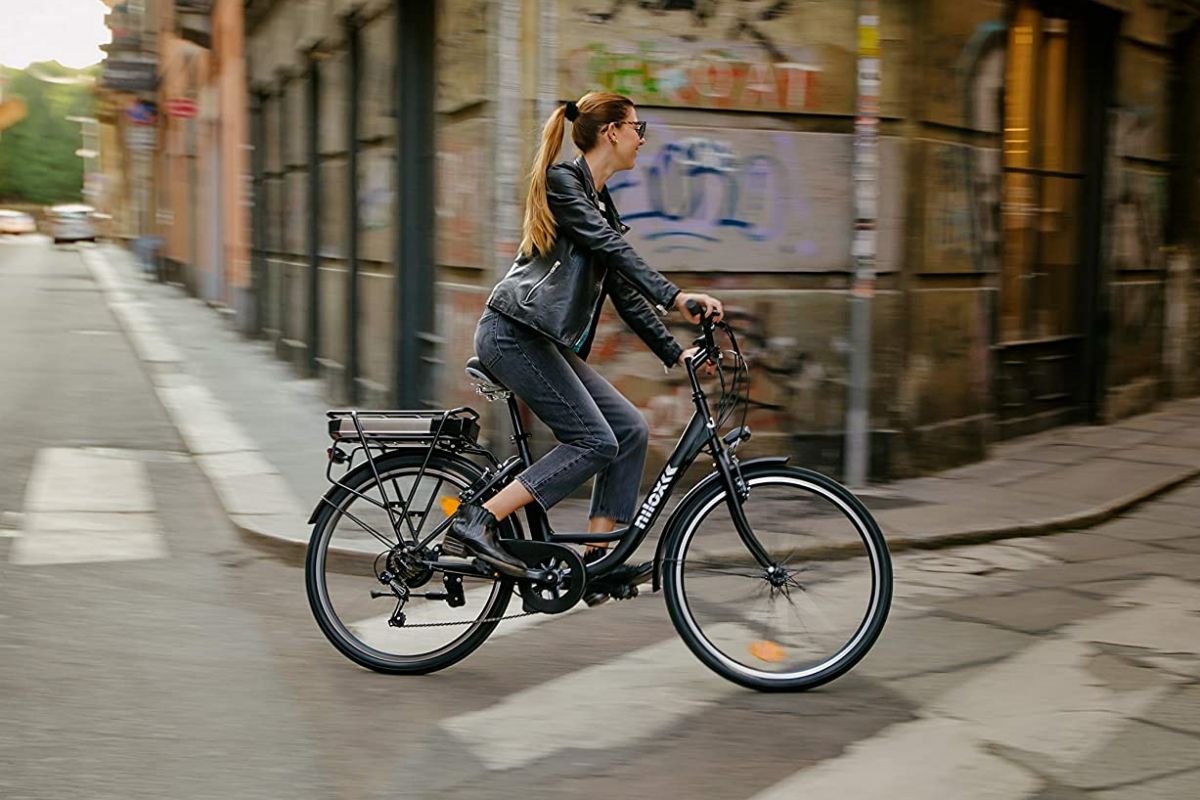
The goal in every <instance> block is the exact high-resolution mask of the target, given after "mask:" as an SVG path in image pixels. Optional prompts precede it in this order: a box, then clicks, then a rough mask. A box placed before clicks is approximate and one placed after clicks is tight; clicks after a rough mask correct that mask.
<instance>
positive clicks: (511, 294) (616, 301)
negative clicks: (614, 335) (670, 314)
mask: <svg viewBox="0 0 1200 800" xmlns="http://www.w3.org/2000/svg"><path fill="white" fill-rule="evenodd" d="M546 195H547V199H548V201H549V203H550V211H551V212H552V213H553V214H554V221H555V223H557V226H558V236H557V238H556V239H555V242H554V246H553V247H552V248H551V250H550V252H549V253H546V254H545V255H535V256H533V257H532V258H529V257H526V256H519V257H518V258H517V260H516V261H514V262H513V264H512V267H510V268H509V270H508V274H506V275H505V276H504V277H503V278H502V279H501V280H500V282H499V283H498V284H496V288H495V289H493V290H492V294H491V297H489V298H488V306H489V307H490V308H492V309H493V310H495V311H498V312H500V313H501V314H504V315H505V316H507V317H510V318H512V319H514V320H516V321H517V322H520V323H522V324H524V325H527V326H529V327H530V328H533V329H534V330H536V331H538V332H540V333H542V334H543V335H545V336H548V337H549V338H551V339H553V340H554V341H555V342H558V343H559V344H561V345H563V346H564V347H569V348H573V349H575V350H576V352H578V353H579V355H580V357H581V358H585V359H586V358H587V354H588V351H589V350H591V346H592V338H593V337H594V336H595V332H596V321H597V320H598V319H599V317H600V308H601V306H603V305H604V298H605V297H606V296H611V297H612V300H613V305H614V306H615V307H616V309H617V313H618V314H619V315H620V316H621V319H623V320H624V321H625V323H626V324H627V325H629V327H630V328H632V329H633V331H634V333H636V334H637V335H638V336H640V337H641V339H642V341H644V342H645V343H646V344H647V345H649V346H650V349H651V350H653V351H654V354H655V355H657V356H658V357H659V359H661V360H662V362H663V363H664V364H666V365H667V366H674V365H675V363H676V362H677V361H678V360H679V355H680V353H682V352H683V348H681V347H680V346H679V343H678V342H676V341H675V338H674V337H673V336H671V334H670V332H668V331H667V328H666V326H665V325H663V323H662V320H660V319H659V318H658V315H657V314H655V312H654V309H653V308H651V303H653V304H654V305H655V306H657V307H658V309H659V311H660V312H661V313H663V314H665V313H666V312H667V309H669V308H670V307H671V305H672V303H673V302H674V300H675V295H676V294H678V293H679V288H678V287H677V286H675V284H673V283H671V281H669V280H667V279H666V278H664V277H663V276H662V275H661V274H659V273H658V272H656V271H655V270H654V269H652V268H651V267H649V266H648V265H647V264H646V262H645V261H643V260H642V259H641V257H640V256H638V254H637V253H635V252H634V250H633V248H632V247H630V246H629V244H628V243H627V242H626V241H625V238H624V236H623V235H622V234H624V233H625V231H627V230H629V228H628V227H627V226H626V225H624V224H623V223H622V222H621V217H620V216H619V215H618V214H617V210H616V207H615V206H614V205H613V201H612V197H611V196H610V195H609V193H608V189H607V187H606V188H604V189H602V190H601V191H599V192H597V191H596V187H595V184H594V183H593V181H592V171H591V170H590V169H589V168H588V165H587V162H586V161H585V160H584V159H583V156H579V157H578V158H576V159H575V160H574V161H564V162H561V163H559V164H555V165H554V166H552V167H551V168H550V170H549V172H547V174H546ZM602 209H603V210H602Z"/></svg>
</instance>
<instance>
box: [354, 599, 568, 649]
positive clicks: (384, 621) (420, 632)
mask: <svg viewBox="0 0 1200 800" xmlns="http://www.w3.org/2000/svg"><path fill="white" fill-rule="evenodd" d="M418 591H424V590H423V589H422V590H418ZM491 592H492V587H490V586H484V587H480V588H478V589H471V590H470V591H468V592H465V593H464V595H465V598H466V601H467V602H466V605H463V606H460V607H459V608H451V607H450V606H448V605H446V603H445V602H444V601H442V600H418V601H413V602H410V603H409V604H408V605H407V606H405V607H404V613H405V617H406V623H407V624H408V625H409V626H413V625H420V624H425V623H430V622H464V623H467V622H471V621H473V620H474V619H475V618H476V617H478V616H479V610H480V609H481V608H482V607H483V604H484V603H485V602H487V599H488V596H489V595H490V594H491ZM585 608H587V606H586V605H584V603H583V601H582V600H581V601H579V602H578V603H576V604H575V605H574V606H572V607H571V608H570V609H568V610H566V611H564V612H563V613H561V614H532V615H530V616H528V617H515V618H514V619H506V620H502V621H501V622H500V625H499V626H498V627H497V628H496V630H495V631H493V632H492V635H491V636H490V637H489V640H490V639H496V638H499V637H503V636H510V635H512V634H514V633H520V632H522V631H525V630H528V629H530V628H534V627H537V626H538V625H541V624H542V623H545V622H551V621H553V620H557V619H562V618H563V617H569V616H571V615H572V614H575V613H578V612H579V611H581V610H583V609H585ZM519 613H521V598H520V596H519V595H514V596H513V597H512V599H511V600H510V601H509V604H508V610H507V611H506V612H505V614H519ZM390 618H391V612H389V613H387V614H382V615H380V616H377V617H370V618H368V619H364V620H360V621H359V622H355V623H353V624H351V625H350V626H349V628H350V631H351V632H352V633H353V634H354V635H355V636H357V637H358V638H359V640H360V641H362V642H363V644H366V645H368V646H370V647H374V648H376V649H377V650H382V651H383V652H385V653H396V654H403V653H421V652H426V651H428V650H429V649H431V648H436V647H439V646H441V645H443V644H445V643H446V642H448V641H449V640H450V639H451V638H453V637H454V636H457V635H458V633H457V632H454V633H453V634H449V635H448V632H447V630H446V629H445V628H415V627H406V628H393V627H391V626H390V625H388V620H389V619H390ZM466 627H467V626H466V625H463V626H461V627H460V628H456V629H455V631H459V630H465V629H466Z"/></svg>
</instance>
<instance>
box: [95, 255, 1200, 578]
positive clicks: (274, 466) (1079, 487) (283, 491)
mask: <svg viewBox="0 0 1200 800" xmlns="http://www.w3.org/2000/svg"><path fill="white" fill-rule="evenodd" d="M83 257H84V260H85V262H86V263H87V265H88V267H89V268H90V269H91V270H92V273H93V275H95V276H96V278H97V281H98V282H99V283H100V285H101V287H102V288H103V289H104V291H105V294H106V298H107V300H108V302H109V305H110V307H111V308H112V309H113V312H114V314H116V316H117V318H118V321H119V322H120V324H121V326H122V328H124V330H125V332H126V335H127V336H128V337H129V338H130V340H131V341H132V343H133V346H134V348H135V350H136V351H137V353H138V354H139V357H140V358H141V359H142V361H143V362H144V364H145V366H146V369H147V371H148V372H149V374H150V376H151V378H152V380H153V382H154V385H155V387H156V390H157V392H158V395H159V398H160V399H161V400H162V402H163V405H164V406H165V407H166V409H167V411H168V413H169V414H170V416H171V418H172V420H173V421H174V422H175V424H176V426H177V427H178V428H179V430H180V433H181V435H182V436H183V438H184V440H185V442H186V443H187V446H188V448H189V450H191V452H192V454H193V455H194V456H195V458H196V461H197V463H198V464H199V465H200V467H201V469H202V470H203V471H204V473H205V474H206V475H207V476H208V478H209V479H210V481H211V482H212V484H213V486H214V488H215V489H216V492H217V494H218V496H219V497H220V501H221V503H222V505H223V506H224V508H225V511H226V512H227V513H228V515H229V518H230V520H231V521H232V522H233V524H234V525H235V526H236V527H237V529H238V530H239V531H240V532H241V534H242V535H243V536H244V537H245V538H246V539H247V541H249V542H250V543H252V544H254V545H256V546H259V547H262V548H265V549H267V550H269V551H271V552H273V553H275V554H278V555H281V556H284V557H286V558H289V559H298V558H300V557H301V556H302V554H303V550H304V547H305V546H306V544H307V541H308V536H309V533H310V530H309V526H308V525H307V523H306V521H307V519H308V516H309V513H310V512H311V510H312V509H313V507H314V506H315V505H316V503H317V501H318V498H319V497H320V496H321V495H322V494H323V493H324V492H325V491H326V489H327V488H328V483H327V482H326V479H325V465H326V456H325V451H326V448H328V447H329V439H328V436H327V434H326V431H325V426H324V422H325V416H324V414H325V411H326V410H327V409H328V408H329V404H328V403H327V402H326V401H325V400H323V399H322V398H321V396H320V385H319V382H318V381H317V380H315V379H310V380H302V379H298V378H296V377H295V376H294V374H293V373H292V371H291V368H290V367H288V366H287V365H286V364H284V363H283V362H281V361H279V360H277V359H276V358H275V356H274V353H273V350H272V348H271V347H270V346H269V345H268V344H267V343H265V342H256V341H250V340H247V339H245V338H244V337H242V336H241V335H240V334H238V333H237V332H235V331H234V330H233V329H232V327H231V326H230V325H229V324H228V323H227V322H226V321H225V320H224V319H223V318H222V316H221V315H220V314H218V313H216V312H214V311H213V310H212V309H211V308H209V307H208V306H207V305H206V304H205V303H203V302H202V301H200V300H197V299H195V298H190V297H188V296H186V295H185V294H184V293H183V292H181V291H180V290H179V289H177V288H175V287H171V286H166V285H162V284H158V283H154V282H150V281H147V280H146V279H145V278H144V277H143V274H142V272H141V271H140V270H139V269H138V267H137V265H136V263H135V261H134V259H133V257H132V255H131V254H129V253H127V252H126V251H124V250H121V249H120V248H118V247H115V246H111V245H107V246H103V247H99V248H95V249H89V250H85V251H83ZM480 402H481V403H482V402H483V401H482V399H481V400H480ZM1197 475H1200V398H1193V399H1189V400H1182V401H1175V402H1172V403H1169V404H1164V405H1163V406H1162V408H1161V409H1160V410H1159V411H1156V412H1154V413H1151V414H1146V415H1143V416H1140V417H1134V418H1131V419H1128V420H1124V421H1122V422H1121V423H1119V424H1116V425H1108V426H1073V427H1068V428H1056V429H1054V430H1051V431H1048V432H1046V433H1042V434H1036V435H1034V436H1029V437H1025V438H1022V439H1017V440H1012V441H1009V442H1005V443H1003V444H1001V445H998V446H996V447H994V448H992V456H991V458H989V459H987V460H986V461H983V462H980V463H977V464H972V465H969V466H966V467H962V468H959V469H954V470H950V471H947V472H944V473H941V474H940V475H936V476H932V477H925V478H917V479H913V480H904V481H897V482H895V483H890V484H886V485H883V486H880V487H873V488H871V489H869V490H867V491H865V492H863V493H862V496H863V498H864V500H865V502H866V503H867V505H868V506H871V507H872V510H873V512H874V513H875V516H876V519H877V520H878V522H879V525H880V527H881V528H882V529H883V532H884V534H885V536H886V537H887V540H888V543H889V545H890V546H891V547H892V549H894V550H899V549H905V548H909V547H939V546H948V545H952V544H961V543H965V542H976V541H987V540H991V539H1001V538H1007V537H1012V536H1024V535H1030V534H1037V533H1049V532H1052V531H1059V530H1069V529H1077V528H1085V527H1089V526H1092V525H1096V524H1098V523H1100V522H1102V521H1104V520H1106V519H1109V518H1111V517H1113V516H1115V515H1117V514H1119V513H1121V512H1122V511H1124V510H1125V509H1127V508H1130V507H1131V506H1133V505H1135V504H1137V503H1139V502H1141V501H1143V500H1146V499H1148V498H1150V497H1153V496H1155V495H1157V494H1159V493H1161V492H1164V491H1166V490H1168V489H1171V488H1173V487H1175V486H1177V485H1179V484H1181V483H1183V482H1185V481H1187V480H1189V479H1191V478H1193V477H1196V476H1197ZM586 512H587V503H586V501H582V500H568V501H565V502H564V503H562V504H560V505H559V506H556V507H555V509H554V511H553V512H552V517H553V519H554V521H555V523H556V525H559V526H561V529H572V530H584V529H585V527H586V525H585V523H584V518H585V516H586Z"/></svg>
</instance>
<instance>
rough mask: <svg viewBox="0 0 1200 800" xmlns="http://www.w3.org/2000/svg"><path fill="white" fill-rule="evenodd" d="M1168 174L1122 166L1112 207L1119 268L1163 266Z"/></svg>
mask: <svg viewBox="0 0 1200 800" xmlns="http://www.w3.org/2000/svg"><path fill="white" fill-rule="evenodd" d="M1167 188H1168V187H1167V176H1165V175H1158V174H1154V173H1150V172H1141V171H1137V170H1132V169H1127V168H1126V169H1121V170H1120V171H1119V176H1118V179H1117V193H1116V198H1115V201H1114V203H1113V208H1112V211H1111V217H1110V218H1111V220H1112V224H1113V262H1114V265H1115V266H1116V268H1117V269H1161V268H1162V266H1163V251H1162V247H1163V228H1164V225H1165V214H1166V207H1167Z"/></svg>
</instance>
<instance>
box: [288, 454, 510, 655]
mask: <svg viewBox="0 0 1200 800" xmlns="http://www.w3.org/2000/svg"><path fill="white" fill-rule="evenodd" d="M423 455H424V454H422V458H418V459H416V462H415V463H414V461H413V459H412V458H411V457H410V456H407V455H404V454H400V455H394V456H380V457H378V462H377V466H378V468H379V472H380V478H381V481H380V483H379V484H377V483H376V482H375V479H374V476H373V475H372V474H370V473H367V474H365V475H363V476H362V477H361V478H360V480H359V483H358V484H357V485H353V486H351V485H346V486H345V492H344V495H343V496H342V497H341V499H340V500H337V501H335V508H336V511H334V513H332V514H330V515H328V517H327V519H325V520H324V521H323V523H322V524H321V525H319V526H318V528H317V530H315V531H314V535H313V541H312V544H311V545H310V549H311V550H312V552H313V553H314V556H313V557H312V558H310V559H309V564H308V569H309V571H310V582H309V587H310V592H309V595H310V601H311V605H312V607H313V611H314V613H315V614H316V615H317V617H318V619H319V620H321V621H322V631H323V632H324V633H325V634H326V636H327V637H328V638H329V639H330V641H331V642H332V643H333V644H334V645H335V646H336V647H337V648H338V649H339V650H340V651H341V652H342V653H343V654H345V655H346V656H348V657H349V658H351V659H352V660H354V661H356V662H358V663H360V664H362V665H364V666H368V667H370V668H372V669H377V670H380V671H386V672H409V671H428V670H429V669H437V668H441V667H442V666H446V665H448V664H450V663H453V662H454V661H456V660H458V659H460V658H462V657H463V656H465V655H466V654H467V653H469V652H470V651H471V650H473V649H474V648H475V647H477V646H478V645H479V644H480V643H482V641H483V640H484V639H485V638H486V637H487V636H488V635H489V634H490V633H491V631H492V629H493V628H494V627H495V625H496V622H497V621H498V620H499V619H500V618H501V617H502V616H504V611H505V608H506V606H507V605H508V602H509V599H510V597H511V593H512V592H511V589H512V582H511V581H509V580H508V579H503V578H497V579H495V580H489V579H484V578H477V579H471V578H466V579H461V578H455V579H451V578H446V580H445V581H443V575H442V573H440V572H436V571H433V572H431V571H430V570H429V568H428V567H427V566H426V567H422V566H421V564H422V560H423V559H424V558H427V556H422V555H420V552H421V551H422V550H423V549H424V547H425V546H426V545H427V544H428V541H429V540H427V541H426V542H422V543H421V544H420V546H419V547H416V548H415V550H414V548H413V544H411V543H409V542H408V541H407V537H405V541H404V546H405V547H406V548H408V550H406V551H405V552H411V553H412V555H404V554H402V553H398V554H397V555H396V556H395V557H394V558H389V559H388V560H387V561H386V562H385V561H384V560H382V559H379V561H378V563H379V569H382V568H383V567H384V565H385V564H386V565H387V568H388V569H389V570H390V571H391V573H392V575H391V576H388V579H389V580H391V581H399V582H401V583H408V585H409V590H410V592H411V596H410V597H409V598H408V599H407V601H406V602H404V603H402V604H401V608H400V611H402V612H403V614H404V619H405V622H404V624H403V625H402V626H400V627H395V626H392V625H389V624H388V621H389V620H390V619H392V618H393V610H392V609H388V610H387V611H384V610H383V609H382V608H380V605H379V604H378V603H376V602H375V601H374V600H373V599H371V596H370V593H371V592H372V591H375V592H378V591H389V590H388V589H387V586H386V585H385V584H384V583H381V580H380V579H379V578H378V577H377V571H376V567H375V563H376V560H377V556H378V546H369V545H368V543H373V541H374V540H379V541H380V542H382V543H383V544H385V545H386V546H387V551H385V553H386V552H388V551H391V550H392V549H393V548H394V547H396V546H397V545H398V544H400V542H399V541H396V540H392V541H388V540H387V539H386V537H382V536H381V535H380V533H379V530H378V529H379V528H384V529H386V528H388V527H389V517H388V516H387V515H386V511H387V510H386V509H384V508H381V507H380V506H379V504H378V503H376V502H375V501H374V499H373V498H371V497H369V496H367V495H368V494H374V493H379V494H380V496H383V493H382V492H380V484H382V485H388V486H390V487H391V489H390V490H389V491H394V492H395V493H396V497H397V498H398V500H399V502H400V503H401V504H403V508H401V509H399V513H400V515H401V516H403V517H404V518H405V519H406V520H408V522H407V523H406V524H407V526H408V530H409V531H410V532H411V533H412V534H413V536H414V539H413V540H412V541H413V542H414V543H415V542H417V541H418V539H419V537H420V536H421V535H422V534H425V535H432V536H436V535H439V534H440V532H441V531H444V529H445V527H446V526H448V525H449V523H450V520H449V519H448V518H445V517H444V514H445V510H440V509H439V506H438V504H437V502H436V501H437V498H438V497H439V496H440V495H441V493H442V492H443V491H444V490H446V491H451V490H452V491H453V492H454V493H455V494H458V493H459V492H461V491H463V490H464V489H466V488H467V487H468V486H469V485H470V484H471V483H473V482H474V481H475V480H477V478H478V474H479V470H478V468H477V467H476V466H475V465H474V464H470V463H469V462H466V461H465V460H461V459H458V460H455V459H451V458H449V457H446V458H443V457H440V456H436V455H435V457H434V458H432V459H431V460H430V463H429V466H428V469H427V470H426V472H425V473H424V474H423V475H421V474H420V472H421V470H420V467H421V461H422V460H423ZM460 465H461V466H460ZM424 493H428V497H426V495H425V494H424ZM414 505H415V506H417V507H418V508H419V507H421V506H424V511H421V512H418V511H417V510H416V509H413V511H412V513H411V514H410V513H408V509H410V508H412V507H413V506H414ZM418 513H419V514H420V518H419V519H415V520H414V519H413V517H414V516H417V514H418ZM364 532H365V533H364ZM368 534H369V536H370V538H368ZM456 581H459V582H457V583H456ZM454 586H461V593H462V598H463V600H464V602H463V604H461V605H459V606H450V605H449V603H448V602H447V595H450V596H453V595H454V593H455V591H457V590H455V589H453V587H454ZM429 594H432V595H434V597H433V598H430V597H427V596H426V595H429ZM386 597H388V598H389V599H391V600H392V601H393V603H395V602H396V601H397V600H398V598H396V597H394V596H392V595H391V594H390V593H389V595H386Z"/></svg>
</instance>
